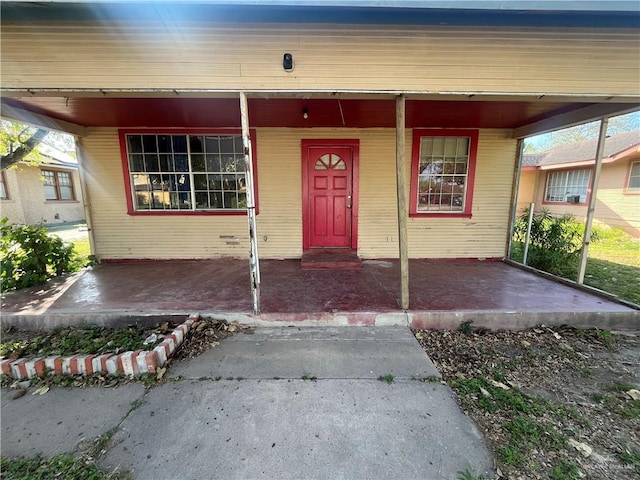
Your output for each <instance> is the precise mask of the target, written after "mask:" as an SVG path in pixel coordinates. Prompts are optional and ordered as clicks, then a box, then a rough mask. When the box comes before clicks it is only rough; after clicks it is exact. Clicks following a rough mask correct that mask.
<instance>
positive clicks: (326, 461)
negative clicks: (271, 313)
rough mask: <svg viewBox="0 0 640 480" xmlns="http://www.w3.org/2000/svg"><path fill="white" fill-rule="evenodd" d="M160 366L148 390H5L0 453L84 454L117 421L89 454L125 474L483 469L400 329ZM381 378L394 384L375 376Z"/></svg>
mask: <svg viewBox="0 0 640 480" xmlns="http://www.w3.org/2000/svg"><path fill="white" fill-rule="evenodd" d="M167 375H168V376H169V377H172V378H174V381H170V382H167V383H164V384H162V385H158V386H155V387H153V388H151V389H150V390H147V391H144V390H143V388H142V387H141V386H140V385H137V384H135V385H125V386H121V387H118V388H116V389H101V388H85V389H73V390H67V389H62V388H55V389H52V390H51V391H49V392H48V393H47V394H45V395H43V396H32V395H29V394H27V395H25V396H23V397H21V398H18V399H15V400H12V399H11V396H12V393H11V392H9V391H7V390H3V391H2V454H3V455H7V456H15V455H27V456H30V455H34V454H37V453H42V454H44V455H53V454H58V453H61V452H65V451H67V452H73V451H81V450H82V449H83V448H86V446H87V445H88V441H90V439H92V438H95V437H96V436H97V435H99V434H103V433H105V432H107V431H108V430H110V429H112V428H114V427H117V432H116V433H115V435H114V436H113V438H112V441H111V442H110V444H109V446H108V448H107V451H106V453H105V454H104V455H103V457H102V458H101V460H100V462H101V464H102V466H104V467H105V468H109V469H111V470H113V469H121V470H130V471H132V472H133V478H135V479H159V480H160V479H167V480H169V479H176V478H184V479H204V478H207V479H242V480H247V479H274V478H278V479H389V478H394V479H398V480H399V479H430V480H431V479H434V480H437V479H455V478H456V477H457V472H458V471H461V470H465V469H467V468H468V469H470V471H473V472H475V473H477V474H485V475H487V476H489V474H490V473H491V469H492V466H493V460H492V457H491V455H490V453H489V451H488V450H487V448H486V445H485V442H484V439H483V437H482V435H481V434H480V432H479V430H478V429H477V428H476V426H475V425H474V424H473V423H472V422H471V421H470V420H469V419H468V418H467V417H465V416H464V415H463V413H462V412H461V411H460V409H459V408H458V406H457V405H456V403H455V400H454V398H453V395H452V392H451V390H450V389H449V388H448V387H446V386H445V385H442V384H441V383H438V382H437V377H438V376H439V374H438V372H437V371H436V369H435V367H434V365H433V363H432V362H431V361H430V360H429V358H428V357H427V356H426V355H425V354H424V352H423V351H422V349H421V348H420V346H419V345H418V343H417V341H416V340H415V338H414V337H413V335H412V334H411V332H410V331H409V330H408V329H407V328H404V327H375V328H374V327H350V328H297V327H288V328H278V329H271V328H269V329H257V330H256V331H255V333H254V334H240V335H236V336H234V337H231V338H228V339H226V340H225V341H224V342H222V344H221V345H220V346H218V347H216V348H213V349H211V350H209V351H208V352H205V353H204V354H203V355H200V356H199V357H197V358H195V359H192V360H189V361H183V362H177V363H175V364H174V365H172V366H171V367H170V369H169V372H168V374H167ZM386 375H393V378H394V381H393V383H386V382H382V381H379V380H378V377H380V376H386ZM175 377H178V378H177V379H176V378H175ZM434 377H435V378H434ZM421 379H428V380H429V381H422V380H421ZM434 380H435V381H434ZM132 407H136V408H132Z"/></svg>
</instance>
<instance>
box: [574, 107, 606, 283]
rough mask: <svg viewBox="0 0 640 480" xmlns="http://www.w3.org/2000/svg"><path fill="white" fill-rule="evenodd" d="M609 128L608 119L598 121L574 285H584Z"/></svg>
mask: <svg viewBox="0 0 640 480" xmlns="http://www.w3.org/2000/svg"><path fill="white" fill-rule="evenodd" d="M608 126H609V117H604V118H602V119H601V120H600V136H599V137H598V147H597V149H596V164H595V166H594V167H593V174H592V175H591V182H590V184H589V208H588V210H587V218H586V219H585V223H584V237H583V239H582V251H581V252H580V265H579V267H578V279H577V280H576V283H577V284H578V285H582V284H583V283H584V273H585V270H586V269H587V258H588V256H589V244H590V243H591V227H592V225H593V215H594V214H595V211H596V202H597V201H598V183H599V182H600V172H601V170H602V157H603V155H604V142H605V141H606V138H607V127H608Z"/></svg>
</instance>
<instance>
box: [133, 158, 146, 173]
mask: <svg viewBox="0 0 640 480" xmlns="http://www.w3.org/2000/svg"><path fill="white" fill-rule="evenodd" d="M129 169H130V170H131V171H132V172H144V157H143V156H142V155H129Z"/></svg>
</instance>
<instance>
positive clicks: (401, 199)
mask: <svg viewBox="0 0 640 480" xmlns="http://www.w3.org/2000/svg"><path fill="white" fill-rule="evenodd" d="M405 99H406V97H405V96H404V95H399V96H398V97H396V184H397V195H398V247H399V250H400V251H399V254H400V308H402V309H403V310H407V309H408V308H409V245H408V243H409V242H408V238H407V216H408V212H407V187H406V180H405V168H404V162H405V131H404V130H405V106H406V101H405Z"/></svg>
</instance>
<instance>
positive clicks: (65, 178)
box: [58, 172, 71, 186]
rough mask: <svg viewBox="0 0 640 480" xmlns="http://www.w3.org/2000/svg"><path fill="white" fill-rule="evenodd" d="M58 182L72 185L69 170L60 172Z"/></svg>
mask: <svg viewBox="0 0 640 480" xmlns="http://www.w3.org/2000/svg"><path fill="white" fill-rule="evenodd" d="M58 183H59V184H60V185H65V186H69V185H71V175H70V174H69V173H67V172H58Z"/></svg>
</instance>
